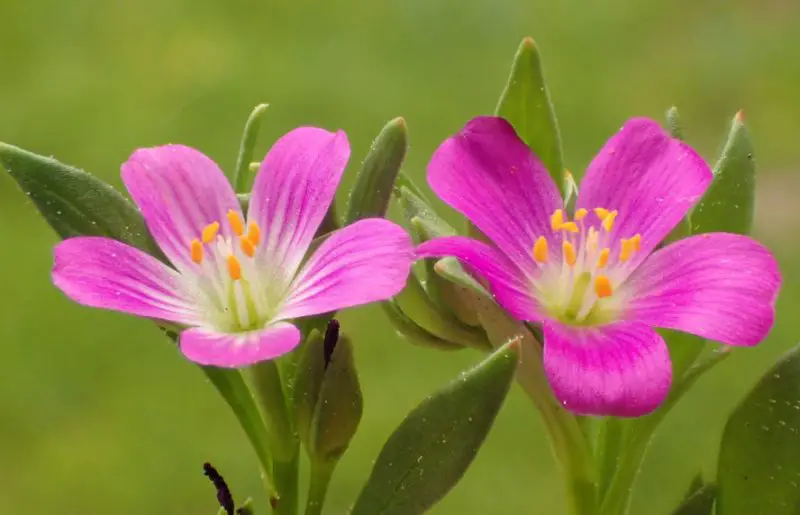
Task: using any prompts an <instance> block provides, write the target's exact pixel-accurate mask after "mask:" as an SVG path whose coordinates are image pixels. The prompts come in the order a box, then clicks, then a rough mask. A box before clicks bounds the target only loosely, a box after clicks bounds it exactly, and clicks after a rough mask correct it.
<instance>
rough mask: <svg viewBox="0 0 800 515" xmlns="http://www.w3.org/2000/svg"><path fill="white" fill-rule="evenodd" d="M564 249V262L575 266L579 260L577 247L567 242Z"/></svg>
mask: <svg viewBox="0 0 800 515" xmlns="http://www.w3.org/2000/svg"><path fill="white" fill-rule="evenodd" d="M563 248H564V261H566V262H567V264H568V265H569V266H575V262H576V261H577V260H578V255H577V254H576V253H575V246H574V245H573V244H572V243H570V242H568V241H565V242H564V244H563Z"/></svg>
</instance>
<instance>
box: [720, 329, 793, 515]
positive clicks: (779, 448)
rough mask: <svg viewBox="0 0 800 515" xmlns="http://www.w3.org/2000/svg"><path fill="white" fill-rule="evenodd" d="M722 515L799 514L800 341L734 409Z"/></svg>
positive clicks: (723, 452)
mask: <svg viewBox="0 0 800 515" xmlns="http://www.w3.org/2000/svg"><path fill="white" fill-rule="evenodd" d="M717 485H719V495H718V498H717V514H718V515H753V514H756V513H764V514H769V515H795V514H797V513H798V507H799V506H800V345H796V346H795V347H794V348H792V349H791V350H790V351H789V352H788V353H786V354H785V355H784V356H783V357H782V358H781V359H780V360H779V361H778V363H777V364H775V366H774V367H773V368H772V369H771V370H770V371H769V372H767V373H766V374H765V375H764V376H763V377H762V378H761V380H760V381H759V382H758V383H757V384H756V386H755V387H754V388H753V390H752V391H751V392H750V393H749V394H747V396H745V398H744V399H743V400H742V401H741V403H739V406H738V407H737V408H736V409H735V410H734V411H733V413H732V414H731V416H730V418H729V419H728V423H727V424H726V425H725V430H724V432H723V434H722V444H721V446H720V452H719V463H718V466H717Z"/></svg>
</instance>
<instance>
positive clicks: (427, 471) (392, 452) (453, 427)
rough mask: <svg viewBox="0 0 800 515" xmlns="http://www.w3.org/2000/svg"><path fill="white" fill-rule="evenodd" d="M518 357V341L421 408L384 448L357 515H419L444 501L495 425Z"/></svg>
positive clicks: (355, 509)
mask: <svg viewBox="0 0 800 515" xmlns="http://www.w3.org/2000/svg"><path fill="white" fill-rule="evenodd" d="M518 355H519V342H518V341H517V340H512V341H511V342H509V343H508V344H506V345H504V346H503V347H502V348H500V349H499V350H497V351H496V352H495V353H494V354H492V355H491V356H489V357H488V358H486V360H484V361H483V362H482V363H480V364H479V365H478V366H476V367H475V368H473V369H472V370H469V371H467V372H464V373H463V374H462V375H461V377H459V378H458V379H456V380H455V381H453V382H452V383H450V385H448V386H447V387H445V388H444V389H443V390H440V391H439V392H437V393H435V394H433V395H432V396H430V397H428V398H427V399H426V400H425V401H423V402H422V404H420V405H419V406H417V408H415V409H414V410H413V411H412V412H411V413H410V414H409V415H408V417H406V419H405V420H404V421H403V422H402V423H401V424H400V426H399V427H398V428H397V429H396V430H395V432H394V433H393V434H392V436H391V437H390V438H389V440H388V441H387V442H386V444H385V445H384V447H383V449H382V450H381V453H380V455H379V456H378V459H377V461H376V462H375V466H374V468H373V469H372V473H371V474H370V477H369V479H368V480H367V483H366V485H365V486H364V489H363V490H362V491H361V494H360V495H359V497H358V500H357V501H356V503H355V506H354V507H353V510H352V512H351V513H352V515H419V514H420V513H424V512H425V511H426V510H427V509H429V508H430V507H431V506H433V505H434V504H436V503H437V502H438V501H439V500H441V499H442V498H443V497H444V496H445V494H447V493H448V492H449V491H450V490H451V489H452V488H453V487H454V486H455V485H456V483H458V481H459V480H460V479H461V477H462V476H463V475H464V472H466V470H467V468H468V467H469V465H470V463H472V460H473V459H474V458H475V455H476V454H477V452H478V450H479V449H480V447H481V445H482V444H483V441H484V440H485V438H486V435H487V434H488V433H489V430H490V429H491V427H492V425H493V424H494V419H495V417H496V416H497V413H498V411H499V410H500V407H501V406H502V405H503V401H504V400H505V398H506V394H507V393H508V389H509V386H510V385H511V380H512V378H513V377H514V372H515V370H516V366H517V359H518Z"/></svg>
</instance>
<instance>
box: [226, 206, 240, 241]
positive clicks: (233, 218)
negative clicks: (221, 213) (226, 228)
mask: <svg viewBox="0 0 800 515" xmlns="http://www.w3.org/2000/svg"><path fill="white" fill-rule="evenodd" d="M227 216H228V223H229V224H231V230H233V233H234V234H236V236H241V235H242V234H244V222H242V217H241V216H239V213H237V212H236V211H234V210H233V209H229V210H228V215H227Z"/></svg>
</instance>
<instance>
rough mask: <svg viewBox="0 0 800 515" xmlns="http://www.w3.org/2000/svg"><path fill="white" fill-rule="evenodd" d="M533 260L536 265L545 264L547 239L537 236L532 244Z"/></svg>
mask: <svg viewBox="0 0 800 515" xmlns="http://www.w3.org/2000/svg"><path fill="white" fill-rule="evenodd" d="M533 259H534V260H535V261H536V262H537V263H547V259H548V256H547V238H545V237H544V236H539V237H538V238H536V243H534V244H533Z"/></svg>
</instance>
